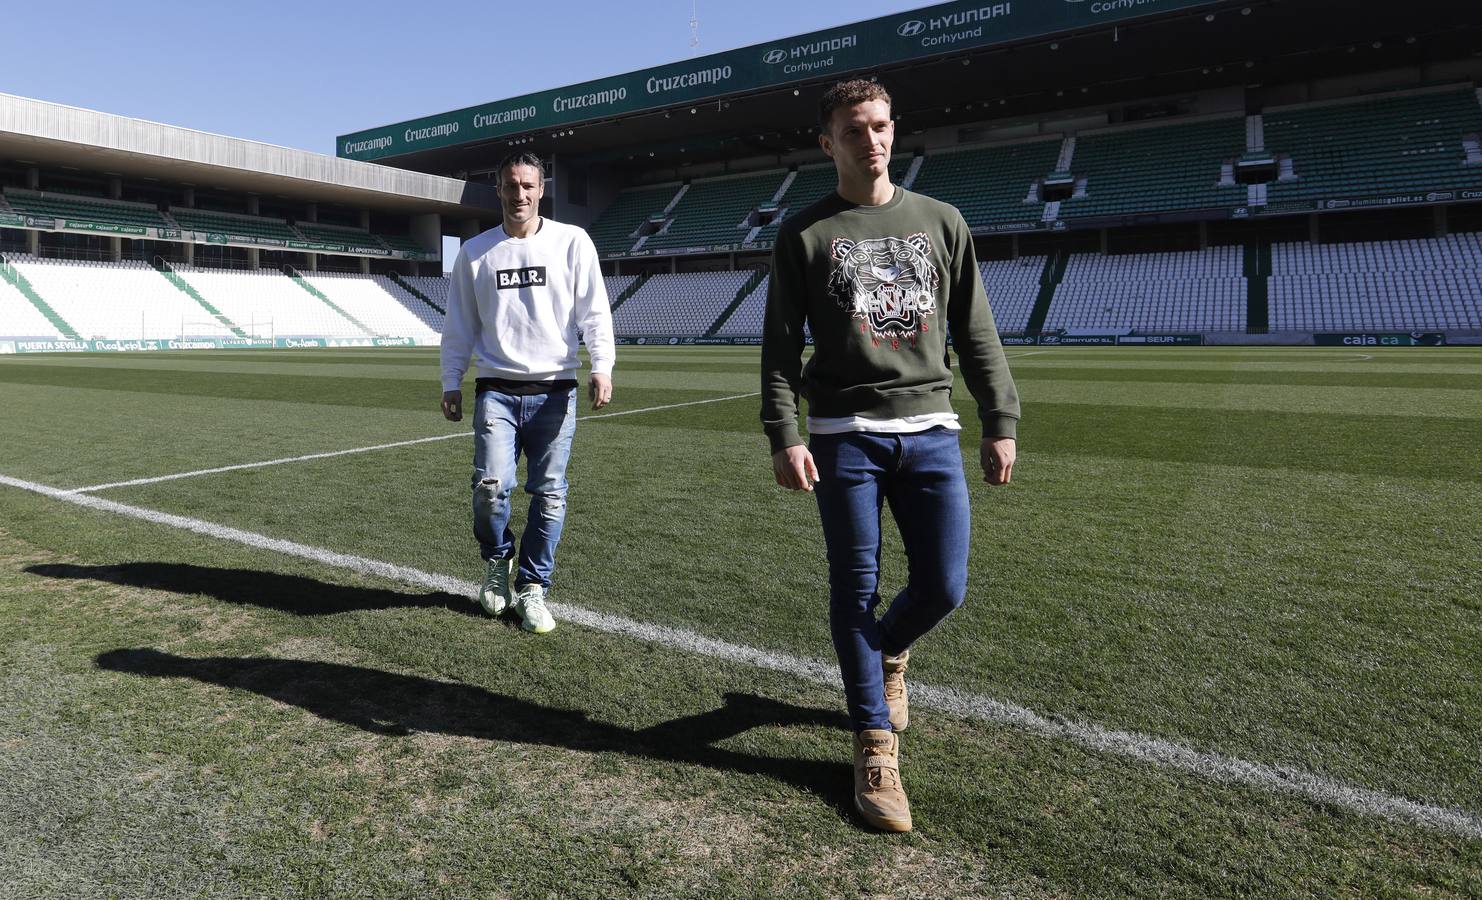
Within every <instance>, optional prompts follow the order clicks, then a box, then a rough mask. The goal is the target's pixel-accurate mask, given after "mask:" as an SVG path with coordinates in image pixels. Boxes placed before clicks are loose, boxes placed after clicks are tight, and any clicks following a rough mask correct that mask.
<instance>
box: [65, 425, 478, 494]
mask: <svg viewBox="0 0 1482 900" xmlns="http://www.w3.org/2000/svg"><path fill="white" fill-rule="evenodd" d="M468 436H469V433H468V432H464V431H460V432H458V433H457V434H440V435H437V436H436V437H425V438H416V439H414V440H410V441H396V442H394V443H390V444H373V445H371V446H369V447H352V448H351V449H349V450H331V451H329V452H327V453H307V454H305V455H303V456H286V457H284V458H282V459H267V460H263V461H262V462H250V463H238V464H237V465H234V466H217V467H216V468H214V469H194V470H192V471H189V472H176V473H174V474H172V475H155V476H153V477H151V478H132V479H130V480H128V481H111V482H109V483H107V484H94V485H90V486H89V487H80V488H72V489H71V490H69V491H63V493H66V494H88V493H92V492H93V491H106V490H110V489H112V488H122V487H136V486H138V485H141V484H159V483H160V482H161V481H175V480H176V479H179V478H195V477H196V476H197V475H219V474H221V473H222V472H240V471H241V470H243V469H261V468H263V467H265V466H281V465H286V464H288V463H296V462H308V461H309V460H313V459H332V458H333V457H336V456H350V455H351V454H355V453H370V452H371V451H373V450H390V449H392V448H394V447H410V446H412V445H413V444H430V443H432V442H433V441H448V440H452V439H453V438H466V437H468Z"/></svg>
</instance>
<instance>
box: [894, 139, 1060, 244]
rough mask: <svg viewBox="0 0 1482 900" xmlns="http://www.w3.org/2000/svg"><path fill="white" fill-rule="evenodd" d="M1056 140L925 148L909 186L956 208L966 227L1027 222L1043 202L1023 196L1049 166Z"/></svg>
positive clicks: (1051, 166)
mask: <svg viewBox="0 0 1482 900" xmlns="http://www.w3.org/2000/svg"><path fill="white" fill-rule="evenodd" d="M1060 143H1061V142H1060V141H1059V140H1058V139H1056V140H1048V141H1046V140H1040V141H1032V142H1029V143H1023V144H1009V145H1005V146H997V147H983V148H977V149H972V150H955V151H951V152H947V153H941V154H928V155H927V156H926V159H925V161H924V163H923V164H922V166H921V172H920V173H919V174H918V175H917V176H916V182H915V185H914V186H913V188H912V189H913V190H915V191H916V192H917V193H919V194H925V195H926V196H928V197H934V198H936V199H938V200H941V201H943V202H946V203H950V204H952V205H953V206H956V207H957V208H958V209H959V210H961V211H962V217H963V218H964V219H966V220H967V224H968V227H969V228H991V227H992V226H1004V225H1011V224H1015V223H1020V224H1022V223H1033V222H1038V221H1040V220H1041V219H1042V218H1043V216H1044V209H1045V207H1044V203H1043V202H1042V201H1041V202H1035V203H1029V202H1026V198H1027V197H1029V195H1030V188H1031V187H1032V185H1033V184H1034V183H1035V182H1036V181H1037V180H1038V179H1041V178H1043V177H1045V176H1046V175H1048V174H1050V171H1051V170H1052V169H1054V168H1055V160H1056V157H1057V156H1058V155H1059V153H1060Z"/></svg>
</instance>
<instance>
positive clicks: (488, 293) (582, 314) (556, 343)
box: [442, 219, 614, 391]
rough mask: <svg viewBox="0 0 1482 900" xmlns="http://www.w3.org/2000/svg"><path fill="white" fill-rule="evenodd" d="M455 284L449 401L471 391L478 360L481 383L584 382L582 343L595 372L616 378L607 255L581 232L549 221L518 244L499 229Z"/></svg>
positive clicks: (472, 252)
mask: <svg viewBox="0 0 1482 900" xmlns="http://www.w3.org/2000/svg"><path fill="white" fill-rule="evenodd" d="M449 278H450V281H451V284H450V285H449V290H448V311H447V318H446V319H445V321H444V322H443V342H442V368H443V390H444V391H456V390H458V389H459V387H460V386H461V385H462V384H463V375H464V373H465V372H467V371H468V360H469V356H470V355H472V357H473V362H474V365H475V367H476V368H477V371H478V375H479V377H481V378H509V379H513V380H518V381H556V380H559V379H567V378H575V377H576V375H577V370H578V369H579V368H580V367H581V360H580V359H579V357H578V356H577V353H576V348H577V343H578V338H579V337H581V338H585V339H586V342H587V350H588V352H589V353H591V355H592V371H593V372H596V373H599V374H603V375H607V374H611V372H612V363H613V358H614V353H613V341H612V311H611V310H610V309H609V307H608V305H607V286H606V285H605V284H604V283H603V281H602V269H601V266H600V265H599V264H598V261H597V248H596V247H595V246H594V245H593V244H592V239H591V238H589V237H587V233H586V232H585V231H582V230H581V229H580V228H577V227H576V226H575V225H563V224H562V223H560V222H552V221H551V220H550V219H541V221H540V230H539V231H537V232H536V233H535V234H534V235H532V236H530V237H528V238H512V237H510V236H509V235H507V234H505V233H504V226H502V225H501V226H499V227H498V228H493V229H490V230H489V231H486V232H484V233H483V234H481V235H479V236H478V237H476V238H474V239H472V240H470V241H467V242H466V243H464V245H463V249H461V250H459V251H458V258H457V259H456V260H454V261H453V271H452V272H451V273H449Z"/></svg>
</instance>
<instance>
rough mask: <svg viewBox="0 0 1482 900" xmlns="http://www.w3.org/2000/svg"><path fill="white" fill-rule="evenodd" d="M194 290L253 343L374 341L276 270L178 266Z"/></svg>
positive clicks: (182, 275)
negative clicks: (325, 339) (321, 339)
mask: <svg viewBox="0 0 1482 900" xmlns="http://www.w3.org/2000/svg"><path fill="white" fill-rule="evenodd" d="M175 271H176V272H178V273H179V274H180V276H181V277H182V278H183V279H185V280H186V281H187V282H188V283H189V284H190V285H191V286H192V287H194V288H195V289H196V290H197V291H199V292H200V293H201V295H202V296H203V297H205V298H206V299H207V300H209V301H210V302H211V304H212V305H213V306H215V307H216V308H217V309H220V310H221V311H222V313H223V314H224V315H226V316H227V317H228V318H230V319H231V320H232V321H233V322H235V323H237V325H238V326H239V327H241V328H242V329H243V330H245V331H247V332H248V334H250V335H251V336H252V337H329V338H363V337H370V336H371V335H370V334H368V333H367V332H366V331H364V330H363V329H361V328H359V327H358V326H356V325H355V324H354V323H352V322H351V321H350V320H348V319H346V318H345V317H344V316H342V315H340V314H339V313H337V312H335V311H334V309H333V308H331V307H330V306H329V305H328V304H325V303H323V302H319V301H316V299H315V298H314V297H313V296H312V295H310V294H308V293H307V292H305V291H304V289H303V288H302V287H300V286H299V285H297V284H296V283H294V281H293V279H291V278H288V277H285V276H284V275H283V273H282V272H279V271H276V270H273V269H257V270H229V269H204V268H198V267H194V266H176V267H175Z"/></svg>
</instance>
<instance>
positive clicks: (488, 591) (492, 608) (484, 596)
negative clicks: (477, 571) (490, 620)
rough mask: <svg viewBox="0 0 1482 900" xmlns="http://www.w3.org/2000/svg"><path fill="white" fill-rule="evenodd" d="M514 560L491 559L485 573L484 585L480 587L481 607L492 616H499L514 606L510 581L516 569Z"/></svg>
mask: <svg viewBox="0 0 1482 900" xmlns="http://www.w3.org/2000/svg"><path fill="white" fill-rule="evenodd" d="M514 564H515V561H514V560H513V559H491V560H489V567H488V569H487V570H485V572H484V583H483V584H481V585H479V606H482V607H483V608H484V612H486V613H488V614H489V615H491V616H497V615H499V614H500V613H502V612H504V611H505V610H506V609H509V608H510V607H511V606H513V605H514V602H515V601H514V597H513V596H512V595H511V594H510V590H509V579H510V573H511V571H512V570H513V569H514Z"/></svg>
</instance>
